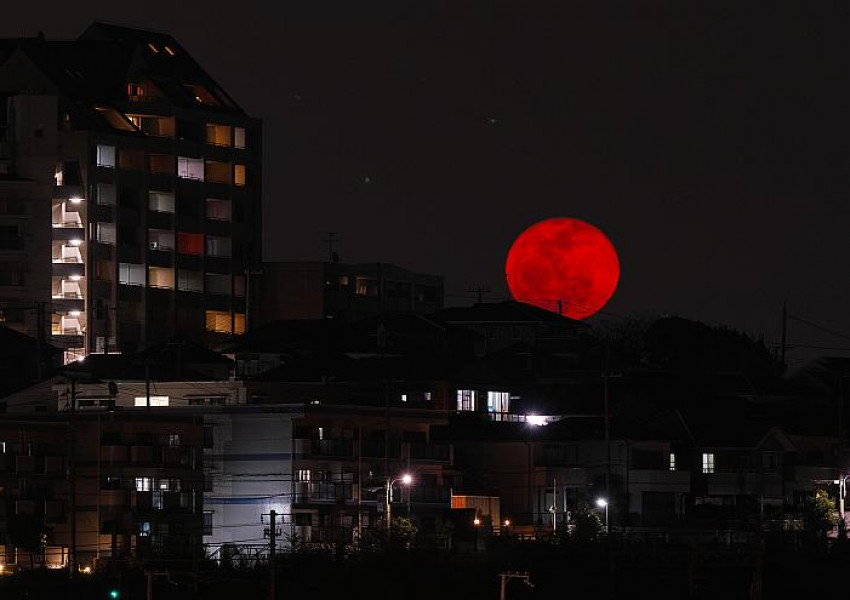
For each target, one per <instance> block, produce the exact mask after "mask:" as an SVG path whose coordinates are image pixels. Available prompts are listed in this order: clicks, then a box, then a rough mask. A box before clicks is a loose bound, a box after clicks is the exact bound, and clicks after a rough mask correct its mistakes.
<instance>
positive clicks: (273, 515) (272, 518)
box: [263, 510, 277, 600]
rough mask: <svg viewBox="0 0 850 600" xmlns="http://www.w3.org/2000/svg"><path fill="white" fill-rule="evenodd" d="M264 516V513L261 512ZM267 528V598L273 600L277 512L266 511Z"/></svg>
mask: <svg viewBox="0 0 850 600" xmlns="http://www.w3.org/2000/svg"><path fill="white" fill-rule="evenodd" d="M263 516H266V513H263ZM268 517H269V528H268V529H267V530H266V533H267V534H268V536H269V600H275V588H274V585H275V581H274V579H275V577H274V576H275V555H276V553H277V512H275V511H274V510H272V511H270V512H269V513H268Z"/></svg>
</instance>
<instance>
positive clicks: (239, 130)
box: [233, 127, 245, 148]
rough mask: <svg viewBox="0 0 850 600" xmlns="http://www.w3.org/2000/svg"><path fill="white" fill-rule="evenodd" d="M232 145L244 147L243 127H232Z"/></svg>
mask: <svg viewBox="0 0 850 600" xmlns="http://www.w3.org/2000/svg"><path fill="white" fill-rule="evenodd" d="M233 147H234V148H245V128H244V127H234V128H233Z"/></svg>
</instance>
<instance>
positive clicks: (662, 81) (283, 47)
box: [0, 0, 850, 366]
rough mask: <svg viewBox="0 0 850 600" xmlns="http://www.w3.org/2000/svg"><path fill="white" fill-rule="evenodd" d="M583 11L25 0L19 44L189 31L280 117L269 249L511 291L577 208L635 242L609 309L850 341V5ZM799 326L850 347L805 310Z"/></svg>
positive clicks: (458, 288) (274, 135)
mask: <svg viewBox="0 0 850 600" xmlns="http://www.w3.org/2000/svg"><path fill="white" fill-rule="evenodd" d="M399 4H411V5H412V4H422V3H399ZM454 4H461V3H458V2H455V3H448V4H447V5H448V6H453V5H454ZM562 4H564V3H562V2H558V3H554V2H553V3H551V6H552V7H556V6H557V7H561V6H562ZM576 4H577V5H579V4H580V6H581V8H580V10H569V11H566V10H564V9H563V8H559V9H558V10H557V11H556V10H555V9H554V8H553V9H552V10H551V11H546V10H544V9H543V8H542V6H543V5H540V4H537V5H535V6H536V8H535V9H534V11H533V14H532V13H530V12H528V13H525V14H523V13H521V12H520V11H519V8H518V7H519V6H525V5H524V4H522V3H517V4H514V5H513V6H514V10H511V11H505V12H504V13H495V12H493V11H492V10H486V11H480V12H473V11H471V10H470V11H467V12H464V13H460V12H458V11H457V10H453V11H444V12H442V11H441V12H440V14H438V11H436V10H435V11H433V12H431V11H429V10H425V9H420V11H419V12H418V13H416V14H414V13H412V12H411V13H410V14H400V13H385V14H380V15H378V14H371V15H365V14H363V15H359V14H353V13H341V12H339V11H338V10H336V8H337V7H335V6H334V5H332V4H327V3H325V4H318V3H313V5H316V6H319V7H320V8H316V9H314V10H311V11H310V12H306V11H304V10H299V9H296V8H293V7H292V6H290V5H288V4H287V3H285V2H281V3H272V2H269V3H259V2H249V1H243V2H228V3H221V2H216V1H215V0H209V1H207V2H203V3H201V2H182V1H181V2H176V1H168V2H162V1H159V0H156V1H148V2H144V3H138V2H119V1H115V0H109V1H103V2H83V1H80V2H66V3H55V2H38V1H30V2H7V3H4V8H3V17H2V19H0V36H4V37H11V36H21V35H27V36H33V35H35V34H36V32H37V31H38V30H42V31H44V33H45V34H46V36H47V37H48V38H73V37H76V36H77V35H78V34H79V33H81V32H82V31H83V30H84V29H85V27H86V26H87V25H88V24H89V23H90V22H91V21H92V20H94V19H100V20H107V21H115V22H119V23H122V24H127V25H134V26H142V27H150V28H154V29H159V30H164V31H167V32H169V33H171V34H172V35H173V36H174V37H175V38H177V40H178V41H179V42H180V43H181V44H182V45H183V46H184V47H185V48H186V49H187V50H188V51H189V52H190V53H191V54H193V55H194V57H195V58H196V59H197V60H198V61H199V62H200V63H201V65H203V66H204V67H205V68H206V69H207V70H208V71H209V72H210V74H211V75H212V76H213V77H214V78H215V79H217V80H218V81H219V83H220V84H222V86H223V87H224V88H225V89H227V90H228V91H229V92H230V93H231V95H232V96H234V97H235V98H236V100H237V101H238V102H240V104H241V105H242V106H243V107H244V108H245V109H246V110H247V111H248V112H249V113H250V114H252V115H253V116H257V117H260V118H262V119H263V120H264V122H265V127H264V131H265V134H264V135H265V152H266V154H265V190H264V192H265V205H266V213H265V214H266V216H265V253H266V258H267V259H319V258H323V257H325V256H326V255H327V247H326V245H324V244H323V241H322V240H323V238H324V237H325V233H324V232H326V231H336V232H339V238H340V241H339V245H338V247H339V251H340V254H341V255H342V259H343V260H344V261H352V262H354V261H383V262H394V263H397V264H400V265H403V266H407V267H409V268H412V269H418V270H423V271H426V272H435V273H442V274H444V275H445V277H446V290H447V295H448V297H447V300H448V301H449V302H450V303H462V302H467V301H469V300H471V298H472V295H470V294H467V290H468V289H469V288H470V287H471V286H478V285H489V287H490V289H491V290H492V293H491V294H490V295H489V296H488V297H489V298H490V299H493V300H495V299H501V298H503V297H505V296H506V295H507V288H506V286H505V283H504V276H503V267H504V260H505V257H506V254H507V251H508V248H509V247H510V244H511V241H512V240H513V238H514V237H515V236H516V235H518V234H519V233H520V232H521V231H522V230H523V229H524V228H525V227H527V226H529V225H531V224H533V223H535V222H536V221H538V220H540V219H543V218H546V217H551V216H569V217H578V218H581V219H584V220H587V221H589V222H591V223H593V224H594V225H596V226H597V227H599V228H600V229H602V230H603V231H605V232H606V233H607V234H608V235H609V236H610V238H611V239H612V241H613V243H614V244H615V246H616V248H617V250H618V252H619V255H620V261H621V267H622V276H621V281H620V286H619V289H618V290H617V292H616V293H615V295H614V297H613V298H612V300H611V302H610V303H609V305H608V306H607V308H606V310H607V311H609V312H610V313H613V314H615V315H632V314H642V315H661V314H678V315H680V316H684V317H689V318H696V319H700V320H705V321H707V322H710V323H728V324H731V325H733V326H736V327H739V328H742V329H744V330H746V331H749V332H751V333H754V334H760V333H763V334H764V336H765V338H766V340H767V341H768V342H776V341H778V339H779V329H780V308H781V304H782V299H783V297H787V298H788V302H789V311H790V312H792V313H794V314H797V315H800V316H803V317H806V318H807V319H809V320H812V321H815V322H818V323H820V324H821V325H823V326H825V327H827V328H829V329H832V330H836V331H838V332H847V333H850V316H848V313H847V310H846V308H847V306H848V300H850V277H848V273H847V262H848V258H850V235H848V231H850V195H848V175H849V174H850V168H848V167H850V135H848V134H850V131H848V130H849V129H850V127H848V113H850V86H848V81H850V68H848V67H850V65H848V63H850V47H848V46H850V42H848V40H850V36H848V35H847V33H846V32H847V31H848V30H850V27H848V26H850V19H848V15H847V12H842V13H838V12H820V13H818V14H816V13H814V12H809V13H800V12H795V13H793V14H792V13H777V12H766V11H757V10H755V8H754V7H749V8H741V7H736V8H732V9H728V10H727V9H721V8H720V3H716V2H706V3H703V4H704V5H705V6H706V7H708V6H710V7H712V8H711V9H710V10H709V9H708V8H692V7H685V5H686V4H693V3H684V2H682V3H671V4H672V5H680V6H677V8H675V9H671V10H663V11H662V10H638V9H635V8H632V9H629V11H624V10H622V9H621V8H618V9H617V10H615V9H614V8H610V9H605V8H602V7H599V8H594V7H592V6H588V5H596V4H603V3H592V2H583V3H576ZM617 4H619V3H617ZM633 4H638V3H633ZM640 4H643V3H640ZM748 4H749V3H748ZM752 4H755V3H752ZM759 4H760V3H759ZM730 6H734V3H730ZM764 6H768V5H767V4H765V5H764ZM801 6H802V5H801ZM806 7H808V4H807V5H806ZM810 10H811V9H810ZM836 10H837V9H836ZM789 339H790V341H791V342H792V343H805V344H809V345H821V346H829V347H838V348H844V347H850V338H841V337H838V336H830V335H828V334H826V333H822V332H818V331H816V330H815V329H814V328H811V327H807V326H803V325H801V324H798V323H796V322H795V323H792V324H791V330H790V338H789ZM815 352H819V351H817V350H814V349H807V350H802V349H800V350H797V351H796V352H794V353H792V354H791V357H792V359H794V360H792V366H793V365H794V362H795V361H796V362H797V363H799V362H800V361H801V360H802V358H803V357H809V356H810V355H811V354H812V353H815ZM823 352H824V353H829V354H837V353H839V352H838V351H833V350H824V351H823Z"/></svg>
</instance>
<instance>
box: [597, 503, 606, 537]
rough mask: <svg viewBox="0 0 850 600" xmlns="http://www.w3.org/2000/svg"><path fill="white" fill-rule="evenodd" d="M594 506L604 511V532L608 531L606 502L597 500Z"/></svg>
mask: <svg viewBox="0 0 850 600" xmlns="http://www.w3.org/2000/svg"><path fill="white" fill-rule="evenodd" d="M596 506H598V507H599V508H604V509H605V531H606V532H607V531H608V501H607V500H606V499H605V498H597V499H596Z"/></svg>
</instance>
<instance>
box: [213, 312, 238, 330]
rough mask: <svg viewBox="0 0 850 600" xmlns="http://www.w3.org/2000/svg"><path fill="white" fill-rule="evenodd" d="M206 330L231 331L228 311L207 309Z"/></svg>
mask: <svg viewBox="0 0 850 600" xmlns="http://www.w3.org/2000/svg"><path fill="white" fill-rule="evenodd" d="M207 331H216V332H218V333H232V332H233V327H232V320H231V317H230V313H229V312H227V311H223V310H208V311H207Z"/></svg>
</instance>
